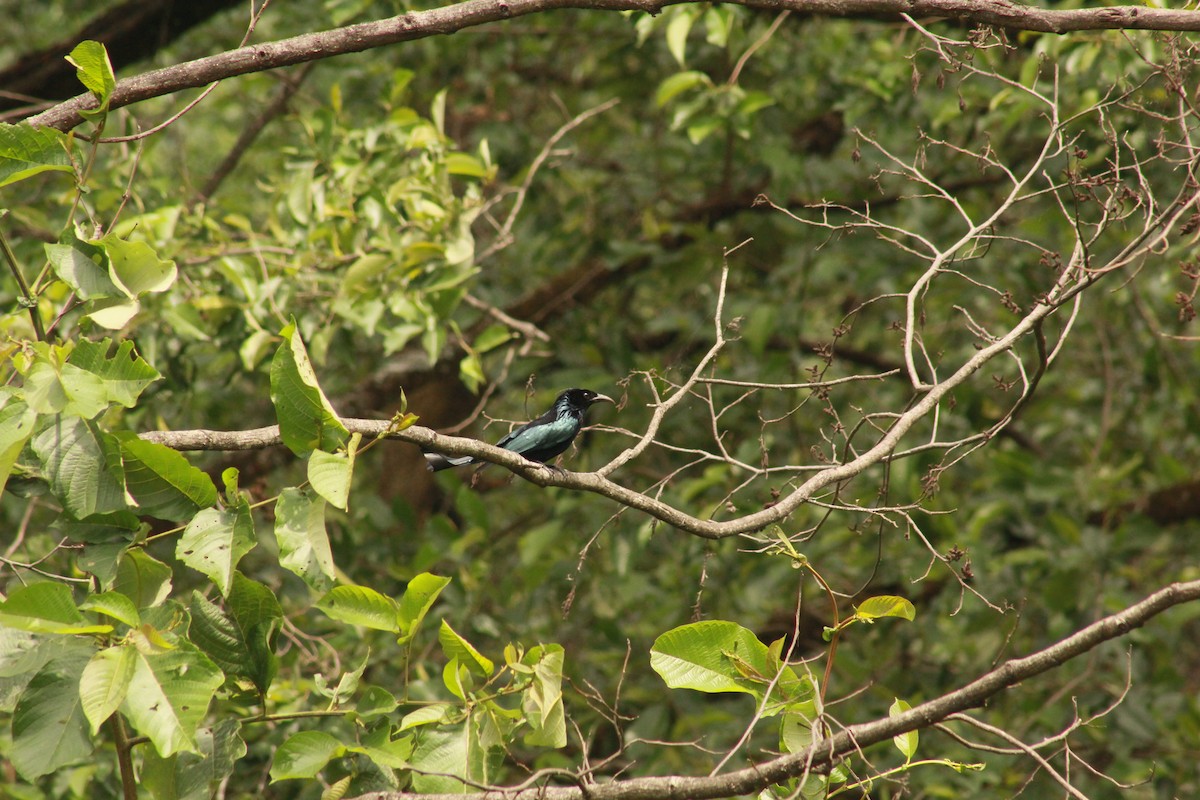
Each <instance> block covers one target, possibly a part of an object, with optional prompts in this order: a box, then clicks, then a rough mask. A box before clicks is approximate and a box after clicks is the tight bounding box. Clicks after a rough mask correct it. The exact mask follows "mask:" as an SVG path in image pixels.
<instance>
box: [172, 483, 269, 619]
mask: <svg viewBox="0 0 1200 800" xmlns="http://www.w3.org/2000/svg"><path fill="white" fill-rule="evenodd" d="M256 544H258V542H257V540H256V539H255V537H254V520H253V518H252V517H251V516H250V508H249V506H248V505H247V504H246V502H245V501H244V500H239V502H238V504H237V506H236V507H235V508H233V509H228V510H225V511H218V510H217V509H215V508H206V509H204V510H203V511H201V512H200V513H199V514H197V515H196V516H195V517H193V518H192V521H191V522H189V523H188V526H187V528H186V529H185V530H184V532H183V536H181V537H180V538H179V543H178V545H177V546H176V548H175V557H176V558H178V559H179V560H180V561H182V562H183V563H184V564H187V565H188V566H189V567H191V568H192V569H195V570H198V571H199V572H202V573H204V574H205V575H207V576H208V577H209V579H210V580H212V582H213V583H215V584H216V585H217V588H218V589H220V590H221V594H223V595H226V596H228V595H229V590H230V589H231V588H232V586H233V571H234V568H235V567H237V564H238V562H239V561H241V559H242V556H244V555H246V553H249V552H250V551H251V550H252V549H253V548H254V546H255V545H256Z"/></svg>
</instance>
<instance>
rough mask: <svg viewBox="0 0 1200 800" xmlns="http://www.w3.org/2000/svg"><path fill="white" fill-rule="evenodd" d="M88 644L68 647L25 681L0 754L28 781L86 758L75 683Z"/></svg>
mask: <svg viewBox="0 0 1200 800" xmlns="http://www.w3.org/2000/svg"><path fill="white" fill-rule="evenodd" d="M91 652H92V648H91V647H90V646H88V647H86V648H72V649H71V650H69V651H68V652H66V653H64V654H63V655H61V656H59V657H57V658H54V659H53V660H51V661H50V662H49V663H47V664H46V665H45V666H43V667H42V668H41V669H40V670H38V673H37V674H36V675H35V676H34V677H33V680H31V681H30V682H29V685H28V686H26V687H25V689H24V691H22V692H21V696H20V698H18V700H17V704H16V708H15V709H14V710H13V716H12V748H11V750H9V752H8V753H7V754H6V755H7V756H8V757H9V759H10V760H11V761H12V765H13V766H14V767H15V768H16V770H17V772H18V773H20V775H21V776H22V777H23V778H25V779H26V780H29V781H32V780H34V779H35V778H38V777H40V776H42V775H47V774H49V773H51V772H54V771H56V770H58V769H59V768H61V767H64V766H67V765H68V764H73V763H75V762H78V761H83V760H85V759H88V758H90V757H91V754H92V743H91V740H90V739H89V738H88V721H87V718H86V717H85V716H84V713H83V703H82V701H81V700H80V697H79V681H80V678H81V676H82V675H83V670H84V668H85V667H86V666H87V663H88V659H89V657H90V656H91Z"/></svg>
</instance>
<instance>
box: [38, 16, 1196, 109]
mask: <svg viewBox="0 0 1200 800" xmlns="http://www.w3.org/2000/svg"><path fill="white" fill-rule="evenodd" d="M685 1H687V2H692V1H693V0H685ZM738 2H739V4H740V5H744V6H746V7H748V8H756V9H763V10H768V11H784V10H788V11H794V12H798V13H801V14H810V15H812V14H816V15H822V16H857V15H872V16H880V15H883V16H888V17H890V16H896V17H897V18H898V17H899V15H901V14H908V15H909V16H913V17H923V18H925V17H948V18H952V19H956V20H960V21H964V22H969V23H974V24H979V25H996V26H1000V27H1005V28H1011V29H1014V30H1027V31H1040V32H1045V33H1065V32H1067V31H1079V30H1114V29H1130V30H1162V31H1200V11H1193V10H1176V9H1165V8H1146V7H1144V6H1133V5H1129V6H1111V7H1107V8H1081V9H1054V10H1049V9H1041V8H1033V7H1030V6H1023V5H1017V4H1015V3H1011V2H1008V1H1007V0H738ZM674 4H676V0H466V2H463V3H457V4H455V5H451V6H446V7H444V8H435V9H430V10H428V11H416V12H410V13H408V14H403V15H401V16H398V17H391V18H389V19H384V20H378V21H376V22H366V23H361V24H358V25H349V26H346V27H343V28H335V29H333V30H328V31H320V32H317V33H307V34H304V35H301V36H296V37H293V38H291V39H283V40H280V41H277V42H267V43H264V44H256V45H249V46H247V47H241V48H238V49H236V50H230V51H228V52H225V53H220V54H218V55H214V56H208V57H206V58H201V59H197V60H195V61H189V62H187V63H184V64H177V65H175V66H171V67H167V68H165V69H160V70H154V71H152V72H146V73H143V74H141V75H137V76H135V77H132V78H126V79H124V80H122V81H120V82H118V83H117V87H116V90H115V91H114V93H113V97H112V99H111V102H110V106H111V107H112V108H121V107H123V106H127V105H130V104H132V103H136V102H139V101H141V100H146V99H149V98H151V97H159V96H161V95H165V94H171V93H173V92H178V91H181V90H183V89H194V88H198V87H200V86H205V85H207V84H209V83H212V82H213V81H220V80H224V79H225V78H231V77H233V76H235V75H245V74H247V73H251V72H262V71H264V70H269V69H277V68H279V67H285V66H290V65H292V64H302V63H306V62H309V61H317V60H320V59H323V58H330V57H332V56H337V55H344V54H346V53H357V52H361V51H364V50H370V49H372V48H376V47H383V46H386V45H390V44H397V43H399V42H406V41H412V40H415V39H422V38H425V37H428V36H435V35H446V34H450V33H454V32H456V31H460V30H464V29H466V28H471V27H475V26H478V25H484V24H487V23H489V22H498V21H501V20H505V19H512V18H515V17H521V16H526V15H529V14H536V13H540V12H544V11H551V10H555V9H567V8H573V9H592V10H603V11H644V12H647V13H650V14H657V13H658V12H660V11H661V10H662V9H663V8H665V7H666V6H669V5H674ZM94 106H95V98H94V97H93V96H92V95H90V94H83V95H79V96H78V97H75V98H73V99H71V100H68V101H67V102H65V103H61V104H59V105H57V106H55V107H53V108H51V109H48V110H47V111H44V112H42V113H41V114H38V115H37V116H35V117H32V118H30V120H29V122H30V123H31V124H33V125H35V126H45V127H51V128H57V129H58V130H62V131H67V130H70V129H71V128H74V127H75V126H77V125H79V124H80V123H81V122H82V121H83V118H82V117H81V116H80V113H79V112H80V110H87V109H89V108H93V107H94Z"/></svg>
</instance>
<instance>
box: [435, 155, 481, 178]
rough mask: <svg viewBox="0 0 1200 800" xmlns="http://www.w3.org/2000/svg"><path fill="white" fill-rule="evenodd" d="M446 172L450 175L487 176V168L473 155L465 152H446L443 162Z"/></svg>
mask: <svg viewBox="0 0 1200 800" xmlns="http://www.w3.org/2000/svg"><path fill="white" fill-rule="evenodd" d="M443 163H445V165H446V172H448V173H450V174H451V175H464V176H466V177H468V178H486V177H488V168H487V167H486V166H484V164H483V162H482V161H480V160H479V159H478V158H476V157H475V156H472V155H469V154H467V153H448V154H447V155H446V159H445V161H444V162H443Z"/></svg>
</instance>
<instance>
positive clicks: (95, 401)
mask: <svg viewBox="0 0 1200 800" xmlns="http://www.w3.org/2000/svg"><path fill="white" fill-rule="evenodd" d="M25 399H26V400H27V401H28V402H29V405H30V407H31V408H32V409H33V410H34V411H36V412H38V413H39V414H57V413H59V412H64V413H65V414H66V415H67V416H71V417H83V418H84V419H93V418H95V417H97V416H99V415H100V413H101V412H103V411H105V410H107V409H108V393H107V392H106V391H105V390H104V384H103V382H102V381H100V379H99V378H97V377H96V376H95V375H91V374H89V373H87V372H84V371H83V370H81V369H79V368H78V367H74V366H72V365H70V364H63V365H62V366H59V365H57V364H55V363H53V362H52V361H50V360H47V359H38V360H37V362H35V363H34V365H33V366H32V367H30V368H29V372H28V373H26V375H25Z"/></svg>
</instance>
